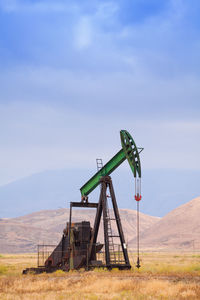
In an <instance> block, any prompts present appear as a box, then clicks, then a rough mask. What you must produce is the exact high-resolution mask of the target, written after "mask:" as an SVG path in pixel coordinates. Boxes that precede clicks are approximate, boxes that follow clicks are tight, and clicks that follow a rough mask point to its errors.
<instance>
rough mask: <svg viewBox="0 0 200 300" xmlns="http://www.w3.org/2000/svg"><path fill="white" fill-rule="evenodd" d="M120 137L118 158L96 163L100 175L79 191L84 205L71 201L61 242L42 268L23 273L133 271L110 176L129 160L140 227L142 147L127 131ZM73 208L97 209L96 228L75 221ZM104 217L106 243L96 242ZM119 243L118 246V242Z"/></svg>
mask: <svg viewBox="0 0 200 300" xmlns="http://www.w3.org/2000/svg"><path fill="white" fill-rule="evenodd" d="M120 138H121V145H122V148H121V150H120V151H119V152H118V153H117V154H116V155H114V156H113V157H112V158H111V159H110V160H109V161H108V162H107V163H106V164H105V165H104V166H103V164H102V161H101V160H97V166H98V171H97V173H96V174H95V175H94V176H92V178H90V179H89V180H88V181H87V182H86V183H85V184H84V185H83V186H82V187H81V188H80V191H81V202H70V214H69V222H67V226H66V228H65V229H64V231H63V236H62V239H61V241H60V243H59V244H58V245H57V246H56V247H55V249H54V250H53V252H52V253H51V254H50V255H49V256H48V257H47V258H46V259H45V261H44V265H43V266H38V268H29V269H26V270H24V271H23V273H24V274H26V273H28V272H29V271H34V272H36V273H40V272H53V271H55V270H58V269H61V270H64V271H69V270H72V269H76V270H77V269H80V268H85V269H91V268H94V267H103V268H107V269H109V270H110V269H112V268H118V269H120V270H123V269H130V268H131V265H130V261H129V257H128V251H127V245H126V242H125V238H124V233H123V229H122V224H121V220H120V215H119V210H118V206H117V201H116V198H115V193H114V188H113V184H112V179H111V177H110V176H109V175H110V174H111V173H112V172H113V171H114V170H115V169H116V168H118V167H119V166H120V165H121V164H122V163H123V162H124V161H125V160H126V159H127V160H128V163H129V165H130V167H131V170H132V172H133V175H134V178H135V200H136V201H137V213H138V214H137V220H138V225H139V201H140V200H141V165H140V156H139V154H140V152H141V151H142V150H143V148H137V146H136V144H135V142H134V140H133V138H132V136H131V135H130V134H129V133H128V132H127V131H126V130H121V131H120ZM98 185H100V197H99V202H98V203H94V202H89V199H88V196H89V194H90V193H91V192H92V191H93V190H94V189H95V188H96V187H97V186H98ZM108 200H109V202H110V203H111V205H112V208H113V210H112V213H113V216H112V217H111V216H110V212H111V210H110V209H109V205H108ZM74 207H81V208H95V209H96V216H95V220H94V225H93V228H91V225H90V222H89V221H82V222H79V223H73V222H72V209H73V208H74ZM102 215H103V231H104V244H103V243H98V242H97V237H98V232H99V227H100V222H101V217H102ZM113 222H114V223H115V228H116V229H115V232H114V231H113V230H112V226H111V223H112V224H113ZM137 233H138V259H137V265H136V266H137V267H138V268H139V267H140V261H139V227H138V232H137ZM116 240H117V241H118V244H116V243H115V241H116ZM116 246H117V247H116ZM102 249H104V251H102ZM38 255H39V254H38Z"/></svg>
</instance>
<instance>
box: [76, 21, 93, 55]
mask: <svg viewBox="0 0 200 300" xmlns="http://www.w3.org/2000/svg"><path fill="white" fill-rule="evenodd" d="M74 44H75V47H76V48H77V49H79V50H82V49H85V48H88V47H89V46H90V45H91V44H92V24H91V20H90V18H89V17H87V16H83V17H81V18H80V20H79V21H78V23H77V24H76V26H75V30H74Z"/></svg>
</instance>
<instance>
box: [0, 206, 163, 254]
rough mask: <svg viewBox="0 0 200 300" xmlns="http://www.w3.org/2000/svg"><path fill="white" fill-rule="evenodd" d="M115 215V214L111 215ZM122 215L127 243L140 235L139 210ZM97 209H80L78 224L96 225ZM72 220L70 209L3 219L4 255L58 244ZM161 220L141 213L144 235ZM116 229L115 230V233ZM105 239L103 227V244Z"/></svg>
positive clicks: (0, 240) (0, 226)
mask: <svg viewBox="0 0 200 300" xmlns="http://www.w3.org/2000/svg"><path fill="white" fill-rule="evenodd" d="M111 214H112V212H111ZM120 216H121V221H122V226H123V230H124V235H125V239H126V241H127V242H129V241H130V240H133V239H134V237H135V236H136V211H134V210H130V209H121V210H120ZM94 217H95V210H94V209H84V210H81V209H76V210H74V211H73V218H72V220H73V221H74V222H80V221H83V220H87V221H90V222H91V225H92V226H93V222H94ZM68 219H69V209H57V210H43V211H39V212H35V213H32V214H29V215H25V216H22V217H19V218H10V219H0V252H2V253H6V252H9V253H19V252H21V253H22V252H34V251H36V249H37V245H38V244H43V243H44V244H53V245H54V244H55V245H56V244H57V243H58V242H59V240H60V239H61V237H62V231H63V229H64V227H65V226H66V222H67V221H68ZM159 219H160V218H158V217H152V216H148V215H145V214H143V213H140V229H141V232H143V231H144V230H146V229H148V228H149V227H151V226H152V225H154V224H155V223H157V222H158V221H159ZM115 230H116V228H114V231H115ZM102 240H103V231H102V226H101V227H100V232H99V241H102Z"/></svg>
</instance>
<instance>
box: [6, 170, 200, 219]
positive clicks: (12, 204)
mask: <svg viewBox="0 0 200 300" xmlns="http://www.w3.org/2000/svg"><path fill="white" fill-rule="evenodd" d="M94 173H95V169H94V170H88V169H84V170H83V169H63V170H52V171H46V172H42V173H38V174H34V175H32V176H29V177H26V178H23V179H20V180H17V181H15V182H12V183H10V184H7V185H4V186H0V203H1V208H0V218H5V217H18V216H22V215H25V214H28V213H31V212H34V211H35V212H36V211H39V210H44V209H55V208H56V209H57V208H65V207H69V202H70V201H80V191H79V188H80V187H81V186H82V185H83V184H84V183H85V182H86V181H87V180H88V179H89V178H90V177H91V176H92V175H94ZM199 178H200V172H199V171H188V170H187V171H184V170H182V171H176V170H144V171H143V172H142V201H141V202H140V208H141V211H142V212H143V213H145V214H148V215H153V216H164V215H166V214H167V213H168V212H170V211H171V210H173V209H175V208H176V207H177V206H179V205H182V204H184V203H186V202H187V201H188V200H189V199H191V198H194V197H197V196H198V195H199ZM112 179H113V185H114V188H115V193H116V197H117V203H118V206H119V207H120V208H128V209H135V208H136V202H135V200H134V178H133V175H132V173H131V170H130V168H129V167H128V165H127V168H126V165H125V168H119V169H117V170H116V171H115V172H114V173H113V174H112ZM89 197H90V199H91V200H92V201H94V202H97V201H98V197H99V188H96V190H95V191H94V192H92V193H91V195H90V196H89Z"/></svg>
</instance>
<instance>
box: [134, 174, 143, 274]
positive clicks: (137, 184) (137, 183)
mask: <svg viewBox="0 0 200 300" xmlns="http://www.w3.org/2000/svg"><path fill="white" fill-rule="evenodd" d="M141 199H142V196H141V179H140V178H135V200H136V202H137V264H136V267H137V268H138V269H139V268H140V267H141V265H140V219H139V217H140V216H139V202H140V200H141Z"/></svg>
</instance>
